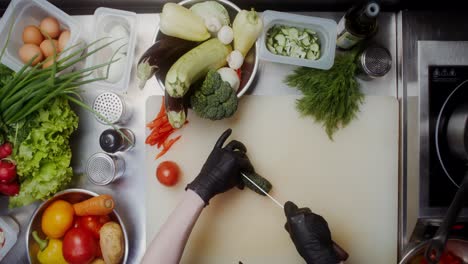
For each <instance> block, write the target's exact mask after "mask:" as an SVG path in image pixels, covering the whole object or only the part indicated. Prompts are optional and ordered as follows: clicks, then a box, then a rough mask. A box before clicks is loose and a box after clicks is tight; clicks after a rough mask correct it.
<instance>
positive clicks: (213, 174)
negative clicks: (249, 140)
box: [186, 129, 253, 205]
mask: <svg viewBox="0 0 468 264" xmlns="http://www.w3.org/2000/svg"><path fill="white" fill-rule="evenodd" d="M231 132H232V130H231V129H228V130H226V131H225V132H224V133H223V134H222V135H221V137H219V139H218V141H217V142H216V145H215V146H214V149H213V150H212V151H211V154H210V156H209V157H208V159H207V160H206V162H205V164H204V165H203V167H202V169H201V171H200V174H198V176H197V177H196V178H195V179H194V180H193V181H192V182H191V183H190V184H188V185H187V188H186V189H190V190H192V191H194V192H195V193H197V194H198V195H199V196H200V197H201V198H202V199H203V201H205V204H206V205H208V202H209V201H210V199H211V198H213V196H215V195H216V194H219V193H223V192H225V191H227V190H229V189H231V188H233V187H235V186H237V187H239V188H240V189H243V188H244V185H243V183H242V180H241V177H242V176H241V174H240V172H241V171H244V172H251V171H253V167H252V164H251V163H250V161H249V159H248V158H247V155H246V154H245V153H246V152H247V149H246V147H245V146H244V144H242V143H241V142H239V141H236V140H233V141H231V142H229V143H228V144H227V145H226V146H225V147H223V145H224V142H225V141H226V139H227V138H228V137H229V136H230V135H231Z"/></svg>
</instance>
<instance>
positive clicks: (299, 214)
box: [284, 201, 339, 264]
mask: <svg viewBox="0 0 468 264" xmlns="http://www.w3.org/2000/svg"><path fill="white" fill-rule="evenodd" d="M284 212H285V214H286V220H287V222H286V224H285V228H286V231H288V233H289V235H290V236H291V239H292V241H293V242H294V245H295V246H296V249H297V251H298V252H299V254H300V255H301V256H302V257H303V258H304V259H305V261H306V262H307V264H336V263H339V259H338V256H337V255H336V253H335V251H334V249H333V242H332V239H331V233H330V229H329V228H328V224H327V221H325V219H323V217H322V216H320V215H316V214H314V213H312V211H311V210H310V209H309V208H297V205H295V204H294V203H293V202H289V201H288V202H286V204H285V205H284Z"/></svg>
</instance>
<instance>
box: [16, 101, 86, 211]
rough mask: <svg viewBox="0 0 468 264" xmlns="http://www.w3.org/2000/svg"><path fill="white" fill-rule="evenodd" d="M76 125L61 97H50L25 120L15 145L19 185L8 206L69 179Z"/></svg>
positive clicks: (46, 195) (52, 191)
mask: <svg viewBox="0 0 468 264" xmlns="http://www.w3.org/2000/svg"><path fill="white" fill-rule="evenodd" d="M77 128H78V117H77V115H76V114H75V113H74V112H73V110H72V109H71V108H70V105H69V104H68V100H66V99H64V98H57V99H54V100H53V101H52V102H51V103H50V104H48V105H47V106H45V107H44V108H43V109H41V110H39V111H38V112H37V114H35V115H34V116H32V119H31V120H28V130H29V132H28V134H27V136H26V137H25V139H24V140H23V141H22V142H20V143H19V144H18V143H17V144H16V145H15V149H16V152H15V153H14V159H15V160H16V162H17V174H18V175H19V180H20V184H21V188H20V193H19V194H18V195H17V196H15V197H11V198H10V203H9V206H10V208H13V207H20V206H25V205H28V204H30V203H33V202H34V201H36V200H45V199H47V198H49V197H50V196H52V195H53V194H55V193H57V192H58V191H60V190H62V189H63V188H65V187H66V186H67V185H68V184H69V183H70V182H71V179H72V176H73V171H72V169H71V167H70V161H71V157H72V153H71V149H70V140H69V139H70V136H71V134H72V133H73V131H75V130H76V129H77Z"/></svg>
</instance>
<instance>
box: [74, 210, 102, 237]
mask: <svg viewBox="0 0 468 264" xmlns="http://www.w3.org/2000/svg"><path fill="white" fill-rule="evenodd" d="M109 221H110V217H109V216H108V215H103V216H97V215H88V216H79V217H78V218H77V219H76V224H75V227H82V228H84V229H87V230H88V231H91V233H92V234H93V236H94V237H95V238H96V239H99V230H101V227H102V226H103V225H104V224H105V223H107V222H109Z"/></svg>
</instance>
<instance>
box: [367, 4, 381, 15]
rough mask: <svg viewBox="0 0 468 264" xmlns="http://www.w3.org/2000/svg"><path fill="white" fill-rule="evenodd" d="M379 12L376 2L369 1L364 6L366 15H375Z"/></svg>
mask: <svg viewBox="0 0 468 264" xmlns="http://www.w3.org/2000/svg"><path fill="white" fill-rule="evenodd" d="M379 12H380V6H379V4H377V3H374V2H372V3H369V4H368V5H367V7H366V15H367V16H368V17H376V16H377V15H378V14H379Z"/></svg>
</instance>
